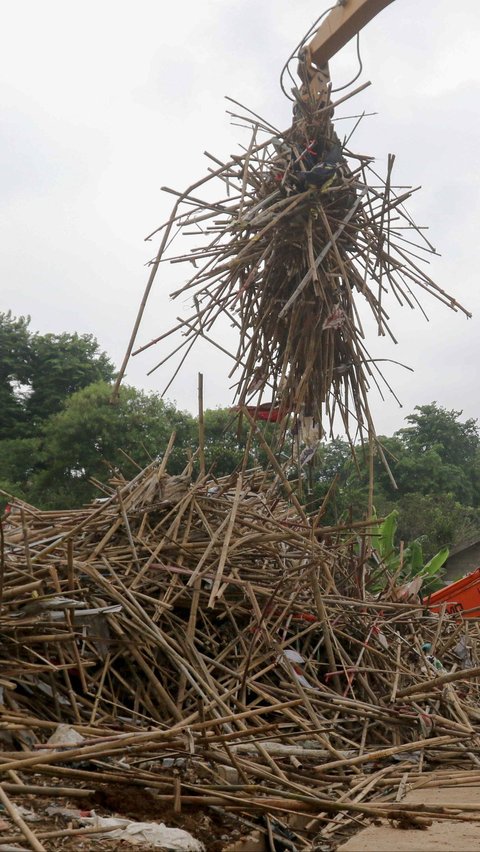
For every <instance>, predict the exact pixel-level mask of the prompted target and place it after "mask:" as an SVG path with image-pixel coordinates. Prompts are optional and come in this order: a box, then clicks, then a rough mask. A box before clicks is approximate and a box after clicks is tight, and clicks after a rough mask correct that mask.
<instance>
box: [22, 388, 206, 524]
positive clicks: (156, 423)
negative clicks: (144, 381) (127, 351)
mask: <svg viewBox="0 0 480 852" xmlns="http://www.w3.org/2000/svg"><path fill="white" fill-rule="evenodd" d="M110 398H111V386H110V385H109V384H108V383H106V382H97V383H96V384H92V385H89V386H88V387H86V388H83V389H82V390H80V391H77V393H74V394H72V395H71V396H70V397H69V398H68V399H67V401H66V403H65V405H64V407H63V409H62V411H60V412H59V413H58V414H55V415H53V416H52V417H51V418H50V420H49V421H48V423H47V424H46V426H45V429H44V436H43V442H42V449H41V456H40V463H39V466H38V467H37V469H36V470H35V471H34V472H33V474H32V476H31V479H30V482H29V486H28V490H27V493H28V498H27V499H28V500H29V501H30V502H32V503H33V504H34V505H38V506H41V507H44V508H54V507H58V506H62V507H64V508H69V507H73V506H79V505H81V504H82V503H85V502H87V501H89V500H91V499H92V497H94V496H98V494H99V492H98V490H97V489H96V488H95V485H93V484H92V481H91V480H92V479H95V480H97V481H98V482H101V483H107V482H108V480H109V479H110V477H111V476H112V474H115V473H118V472H121V474H122V475H123V476H125V477H126V478H127V479H128V478H130V477H132V476H134V475H135V473H137V472H138V469H139V468H142V467H144V466H145V465H146V464H148V463H149V462H150V461H152V459H154V458H157V457H161V456H162V454H163V453H164V452H165V449H166V446H167V444H168V441H169V438H170V435H171V433H172V431H174V430H175V431H176V434H177V444H176V446H175V448H174V450H173V452H172V454H171V456H170V459H169V464H168V470H169V472H170V473H179V472H181V470H183V468H184V467H185V465H186V463H187V460H188V453H189V450H190V449H191V448H194V447H195V443H194V435H195V426H194V421H193V418H192V417H190V415H188V414H186V413H184V412H181V411H178V410H177V409H176V408H175V406H174V405H171V404H169V403H165V402H164V401H163V400H162V399H160V398H159V397H158V396H157V395H155V394H145V393H142V392H141V391H138V390H136V389H135V388H133V387H129V386H127V385H124V386H123V387H122V390H121V393H120V399H119V402H118V403H117V404H115V405H112V404H111V402H110ZM130 459H131V460H130Z"/></svg>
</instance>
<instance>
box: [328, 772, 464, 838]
mask: <svg viewBox="0 0 480 852" xmlns="http://www.w3.org/2000/svg"><path fill="white" fill-rule="evenodd" d="M402 801H403V802H412V803H416V804H418V803H422V804H425V805H428V804H435V805H440V804H441V805H452V806H454V807H455V806H457V807H458V806H460V805H464V804H466V803H469V804H475V805H478V811H477V812H476V813H471V814H470V815H471V816H474V815H475V816H476V817H478V818H479V821H478V822H457V821H454V820H438V821H435V822H433V823H432V825H430V826H429V827H428V828H427V829H426V830H425V831H421V830H418V829H412V828H406V829H402V828H393V827H392V826H391V825H390V824H389V823H387V822H385V823H383V822H382V824H381V825H372V826H369V828H366V829H364V830H363V831H361V832H359V834H356V835H355V836H354V837H351V838H350V840H348V841H347V843H344V844H343V845H342V846H339V847H338V849H337V852H477V850H479V852H480V785H478V786H468V787H459V786H455V787H442V788H426V789H420V790H412V791H410V792H409V793H407V795H406V796H405V798H404V799H403V800H402Z"/></svg>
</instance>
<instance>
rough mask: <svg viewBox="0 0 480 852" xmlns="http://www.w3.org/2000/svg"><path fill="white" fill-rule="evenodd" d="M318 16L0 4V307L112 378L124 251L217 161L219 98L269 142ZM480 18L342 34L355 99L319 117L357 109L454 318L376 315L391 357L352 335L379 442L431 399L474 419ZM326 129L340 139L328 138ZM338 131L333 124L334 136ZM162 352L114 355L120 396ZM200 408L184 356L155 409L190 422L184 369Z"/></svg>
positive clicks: (185, 3)
mask: <svg viewBox="0 0 480 852" xmlns="http://www.w3.org/2000/svg"><path fill="white" fill-rule="evenodd" d="M325 8H327V4H326V3H324V2H320V0H302V2H295V3H294V2H292V0H202V2H198V0H182V2H179V3H166V2H162V0H136V2H135V3H133V2H129V3H126V2H121V0H120V2H118V0H116V2H113V0H100V2H98V0H96V2H92V0H84V2H82V3H81V4H80V3H73V2H69V0H43V2H41V3H40V2H38V0H18V2H16V3H10V4H5V6H4V9H3V16H2V18H3V20H2V34H1V37H0V38H1V51H0V69H1V74H0V78H1V87H2V98H1V109H2V127H3V132H2V134H1V141H0V146H1V147H0V162H1V173H2V190H1V193H0V209H1V222H2V252H1V260H0V263H1V280H2V302H1V309H2V310H8V309H11V310H12V312H13V313H14V314H16V315H19V314H30V315H31V318H32V322H31V328H32V329H33V330H38V331H40V332H42V333H45V332H49V331H51V332H56V333H59V332H62V331H69V332H73V331H78V332H79V333H84V332H87V333H92V334H94V335H95V336H96V337H97V338H98V340H99V342H100V345H101V346H102V348H103V349H105V350H106V351H107V352H108V354H109V355H110V356H111V358H112V359H113V360H114V362H115V363H116V364H117V365H119V364H120V362H121V360H122V356H123V353H124V351H125V348H126V345H127V342H128V337H129V334H130V331H131V327H132V324H133V320H134V316H135V314H136V311H137V308H138V304H139V302H140V299H141V296H142V293H143V289H144V286H145V281H146V277H147V271H146V267H145V264H146V262H147V261H148V260H149V259H150V257H152V255H153V254H155V251H156V244H154V243H153V242H152V243H145V242H144V237H145V236H146V235H147V234H149V233H150V232H151V231H153V230H154V229H155V228H156V227H157V226H158V225H160V224H161V223H162V222H163V221H164V220H165V219H166V218H168V215H169V211H170V208H171V206H172V196H168V195H166V194H164V193H162V192H161V191H160V187H161V186H163V185H169V186H172V187H175V188H177V189H179V190H182V189H184V188H185V187H186V186H187V185H189V184H190V183H191V182H193V181H195V180H197V179H198V178H200V177H202V176H203V175H204V174H205V173H206V170H207V167H208V163H207V161H206V160H205V158H204V157H203V151H204V150H208V151H210V152H211V153H213V154H215V155H217V156H218V157H220V158H221V159H225V158H227V157H228V156H229V155H230V154H231V153H232V152H235V150H238V144H239V143H244V142H245V141H246V137H245V136H244V135H243V133H242V131H241V130H239V129H238V128H236V127H231V126H230V125H229V119H228V116H227V115H226V114H225V110H226V108H227V103H226V102H225V100H224V96H225V95H230V96H231V97H234V98H236V99H238V100H239V101H241V102H242V103H244V104H246V105H248V106H249V107H250V108H251V109H253V110H255V111H256V112H258V113H260V114H261V115H263V116H264V117H265V118H266V119H267V120H269V121H270V122H271V123H272V124H273V125H276V126H279V127H283V128H285V127H287V126H288V125H289V123H290V103H289V102H288V101H287V100H286V98H285V97H284V96H283V95H282V93H281V91H280V87H279V84H278V77H279V72H280V70H281V67H282V65H283V63H284V61H285V59H286V58H287V56H288V55H289V53H290V52H291V50H292V49H293V48H294V47H295V45H296V43H297V42H298V40H299V39H300V38H301V37H302V35H303V34H304V32H305V31H306V30H307V29H308V27H309V26H310V24H311V23H312V22H313V21H314V20H315V18H317V17H318V15H319V14H320V13H321V12H322V11H323V10H324V9H325ZM479 25H480V3H479V0H457V2H452V0H422V2H421V3H419V2H418V0H395V2H394V3H392V5H391V6H389V7H388V8H387V9H385V10H384V11H383V12H382V13H381V14H380V15H379V16H378V17H377V18H376V19H375V21H373V22H372V23H370V24H369V25H368V26H367V27H366V29H365V30H364V31H363V33H362V35H361V54H362V59H363V64H364V71H363V75H362V78H361V81H360V82H362V81H365V80H371V81H372V86H370V88H368V89H367V90H366V91H365V92H364V93H363V94H362V95H361V96H359V97H358V98H355V99H354V100H352V101H350V102H349V103H348V104H346V105H345V108H344V109H343V110H342V109H339V110H337V115H338V116H339V117H340V116H341V115H348V114H350V113H351V112H352V111H353V112H361V111H362V110H364V109H365V110H367V111H368V112H375V113H377V115H375V116H374V117H371V118H367V119H365V120H364V121H363V123H362V124H361V126H360V127H359V129H358V131H357V132H356V134H355V136H354V137H353V139H352V141H351V143H350V144H351V147H352V149H353V150H357V151H359V152H361V153H363V154H370V155H374V156H375V157H376V158H377V166H378V167H379V168H380V169H381V170H384V169H385V167H386V161H387V156H388V153H390V152H392V153H395V154H396V156H397V159H396V178H397V181H398V183H402V184H405V183H408V184H412V185H415V186H416V185H418V184H421V185H422V190H421V192H420V193H418V194H417V196H416V197H415V202H414V203H413V204H411V205H410V210H412V212H413V213H414V217H415V219H416V221H417V223H418V224H421V225H428V226H429V229H430V230H429V239H430V240H431V241H432V242H433V244H434V245H435V246H436V248H437V250H438V251H439V252H440V253H441V257H440V258H435V259H434V262H433V263H432V264H431V267H430V274H431V275H432V277H433V278H434V279H435V280H436V281H437V283H438V284H439V285H440V286H441V287H443V288H444V289H446V290H448V291H449V292H451V293H452V294H453V295H455V297H456V298H457V299H458V300H459V301H460V302H462V303H463V304H464V305H465V306H466V307H467V308H468V309H469V310H471V311H472V313H473V319H471V320H467V319H465V317H464V316H463V315H462V314H455V313H452V312H451V311H448V310H447V309H446V308H443V307H441V306H439V305H437V304H436V303H435V302H434V301H433V300H431V299H428V298H427V299H424V300H423V304H424V307H425V309H426V311H427V313H428V315H429V318H430V321H429V322H428V323H427V322H426V321H425V320H424V318H423V317H422V316H421V314H420V312H412V311H410V310H409V309H407V308H404V309H400V308H397V307H395V305H394V304H392V311H391V315H392V323H391V324H392V328H393V330H394V332H395V334H396V337H397V338H398V341H399V343H398V345H397V346H396V347H392V346H390V345H389V344H388V343H387V342H386V341H385V339H383V338H381V339H379V338H376V337H375V336H373V337H371V338H370V339H369V340H368V341H367V347H368V349H369V351H370V354H371V355H372V357H377V358H382V357H383V358H395V359H396V360H398V361H402V362H405V363H407V364H409V365H410V366H411V367H413V368H414V370H415V372H414V373H410V372H407V371H406V370H403V369H401V368H400V367H395V366H393V365H392V366H391V367H390V368H389V369H388V371H387V375H388V379H389V381H390V382H391V384H392V385H393V386H394V388H395V390H396V392H397V394H398V396H399V397H400V400H401V402H402V404H403V408H399V407H398V404H397V403H396V402H395V401H394V399H393V398H392V397H387V398H386V401H385V402H383V403H382V402H381V401H380V399H379V397H378V396H376V395H375V393H372V408H373V410H374V413H375V419H376V423H377V429H378V431H379V432H383V433H391V432H392V431H393V430H394V429H396V428H399V427H400V426H401V425H402V421H403V418H404V417H405V416H406V415H407V414H409V413H410V412H411V411H412V409H413V407H414V406H415V405H417V404H425V403H428V402H431V401H433V400H436V401H437V402H438V403H440V404H442V405H444V406H446V407H447V408H456V409H460V410H463V412H464V416H468V417H478V416H479V415H480V404H479V403H480V399H479V391H478V373H479V367H480V365H479V345H478V337H479V315H480V288H479V282H478V276H479V272H478V259H477V258H478V250H479V242H480V230H479V226H480V195H479V189H480V177H479V174H480V168H479V165H480V164H479V158H480V154H479V151H480V139H479V132H478V129H479V117H478V104H479V102H480V98H479V95H480V62H479V54H480V26H479ZM356 70H357V63H356V57H355V51H354V49H353V46H350V47H347V48H345V49H344V50H343V51H342V53H341V55H339V56H338V57H337V58H336V59H335V60H334V61H332V63H331V74H332V78H333V81H334V85H335V86H340V85H342V84H343V83H345V82H347V81H348V80H349V79H350V78H351V77H352V76H353V75H354V74H355V73H356ZM344 126H345V125H344ZM341 131H342V132H343V127H342V128H341ZM172 276H173V271H170V270H169V269H167V268H165V269H162V272H161V275H160V274H159V276H158V278H157V283H156V285H155V289H154V292H153V295H152V298H151V302H150V303H149V307H148V309H147V313H146V317H145V320H144V323H143V325H142V327H141V329H140V334H139V338H138V340H139V342H141V343H142V342H146V341H148V340H150V339H151V338H153V337H156V336H157V335H159V334H161V333H162V332H163V331H165V330H166V329H167V328H168V327H169V326H170V325H171V324H172V323H173V321H174V318H175V317H176V316H177V315H178V313H179V311H180V310H181V309H182V306H181V305H178V304H174V305H173V306H172V305H171V304H170V302H169V298H168V294H169V292H170V290H171V289H172V282H173V281H174V280H175V279H174V278H173V277H172ZM165 352H166V350H158V349H152V350H150V351H148V352H147V353H146V354H145V355H144V356H138V357H137V358H135V359H133V360H132V361H131V363H130V365H129V367H128V376H127V381H128V382H130V383H131V384H134V385H136V386H138V387H143V388H146V389H149V390H155V391H162V390H163V388H164V387H165V385H166V383H167V382H168V380H169V378H170V374H171V367H170V365H169V364H167V365H166V367H165V368H162V370H158V371H157V372H155V373H153V375H152V376H151V377H150V378H147V375H146V374H147V371H148V370H149V369H150V368H151V367H152V366H153V365H154V364H155V363H156V362H157V361H159V360H160V358H161V357H162V356H163V355H164V354H165ZM198 370H202V371H203V373H204V375H205V397H206V400H205V401H206V405H207V406H208V407H214V406H216V405H228V404H229V403H230V402H231V398H232V397H231V391H229V389H228V385H229V380H228V379H227V372H228V370H229V365H228V363H226V362H223V361H222V360H221V359H220V358H219V357H218V352H217V351H216V350H213V351H210V350H209V349H208V348H205V349H199V350H198V351H197V353H196V355H195V356H194V357H193V358H191V360H190V361H189V362H187V364H186V365H185V367H184V369H183V370H182V371H181V374H180V376H179V378H178V380H177V381H176V382H175V384H174V385H173V386H172V388H171V389H170V391H169V393H168V396H169V398H170V399H172V400H176V402H177V404H178V405H179V406H180V407H182V408H188V409H190V410H194V409H195V405H196V380H197V379H196V377H197V371H198Z"/></svg>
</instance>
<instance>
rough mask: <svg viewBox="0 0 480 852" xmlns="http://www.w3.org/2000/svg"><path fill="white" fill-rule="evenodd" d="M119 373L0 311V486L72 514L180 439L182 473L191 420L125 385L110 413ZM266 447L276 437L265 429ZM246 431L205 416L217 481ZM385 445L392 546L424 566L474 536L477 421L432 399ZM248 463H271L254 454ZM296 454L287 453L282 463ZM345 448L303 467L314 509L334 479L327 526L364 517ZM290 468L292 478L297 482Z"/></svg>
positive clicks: (361, 468)
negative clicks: (418, 554)
mask: <svg viewBox="0 0 480 852" xmlns="http://www.w3.org/2000/svg"><path fill="white" fill-rule="evenodd" d="M113 377H114V366H113V364H112V362H111V361H110V359H109V358H108V356H107V355H106V353H104V352H102V351H101V350H100V347H99V345H98V342H97V341H96V340H95V338H93V337H92V336H91V335H78V334H60V335H55V334H45V335H41V334H38V333H34V332H32V331H31V330H30V319H29V318H28V317H19V318H16V317H13V316H12V315H11V313H10V312H9V313H3V314H1V313H0V488H1V489H3V490H4V491H6V492H8V493H9V494H12V495H16V496H19V497H21V498H23V499H25V500H27V501H28V502H30V503H32V504H34V505H36V506H38V507H40V508H71V507H76V506H80V505H82V504H83V503H85V502H87V501H89V500H91V499H92V498H93V497H95V496H99V494H101V491H99V486H100V487H101V486H102V484H103V486H104V487H107V488H108V481H109V479H110V478H111V477H112V475H114V474H116V473H118V472H121V474H122V475H123V476H125V477H127V478H129V477H132V476H134V475H135V473H136V472H137V471H138V469H139V468H142V467H143V466H145V465H146V464H148V463H149V462H150V461H151V460H152V459H154V458H157V457H161V456H162V454H163V452H164V451H165V447H166V445H167V443H168V440H169V438H170V435H171V433H172V431H173V430H175V432H176V442H175V448H174V450H173V452H172V455H171V457H170V460H169V471H170V472H171V473H179V472H180V471H181V470H183V468H184V467H185V465H186V464H187V462H188V460H189V458H191V456H192V454H193V453H194V452H195V449H196V447H197V445H198V427H197V423H196V420H195V418H193V417H192V416H191V415H190V414H188V413H187V412H184V411H179V410H178V409H177V408H176V406H175V405H173V404H172V403H168V402H165V401H164V400H162V399H161V398H160V397H159V396H157V395H156V394H145V393H143V392H142V391H139V390H137V389H135V388H133V387H129V386H123V387H122V391H121V395H120V402H119V403H118V404H117V405H111V403H110V397H111V382H112V379H113ZM262 430H263V431H264V434H265V436H266V438H267V440H268V441H269V442H270V443H271V445H272V446H273V445H274V443H275V440H276V434H277V430H276V427H275V426H273V425H268V424H267V425H266V426H265V424H263V426H262ZM248 432H249V430H248V428H247V424H246V423H245V422H243V423H241V424H238V422H237V418H236V417H235V414H234V413H232V411H230V410H229V409H215V410H209V411H206V412H205V436H206V443H205V454H206V462H207V466H208V468H209V469H212V471H213V472H214V474H216V475H218V476H222V475H224V474H228V473H231V472H233V471H234V470H235V469H236V468H237V466H238V465H240V464H241V463H242V461H243V458H244V453H245V448H246V446H247V441H248ZM381 443H382V445H383V449H384V452H385V455H386V457H387V458H388V461H389V465H390V468H391V471H392V473H393V476H394V479H395V481H396V484H397V488H394V486H393V484H392V481H391V479H390V478H389V476H388V474H387V472H386V470H385V468H384V466H383V464H382V462H381V460H380V458H376V459H375V494H374V502H375V510H376V513H377V516H378V517H382V516H386V515H388V514H389V513H390V512H391V511H392V510H394V509H396V510H397V513H398V514H397V516H396V517H397V524H398V528H397V540H403V541H405V542H411V541H413V540H419V541H420V542H421V544H422V547H423V554H424V556H425V558H426V559H429V558H430V557H432V556H433V555H434V554H435V553H436V552H437V551H439V550H440V549H441V548H443V547H444V546H445V545H448V546H451V545H454V544H455V543H458V542H460V541H463V540H465V539H468V538H471V537H473V536H475V535H480V438H479V430H478V426H477V422H476V421H475V420H472V419H469V420H463V419H462V412H461V411H454V410H452V411H448V410H447V409H445V408H442V407H440V406H438V405H437V404H436V403H435V402H432V403H430V404H428V405H421V406H417V407H416V408H415V410H414V412H413V413H412V414H410V415H409V416H408V417H407V418H406V426H405V427H404V428H402V429H400V430H398V431H397V432H395V434H394V435H392V436H384V437H382V438H381ZM249 450H250V451H249V459H248V463H249V465H254V464H260V465H262V466H263V465H265V464H266V455H265V452H264V450H263V449H262V447H261V445H260V444H259V443H258V442H257V441H253V442H252V443H251V446H250V445H249ZM290 452H291V447H290V446H289V444H288V441H287V444H286V445H285V447H284V448H283V450H282V460H285V459H288V456H289V453H290ZM355 456H356V457H355V459H354V458H352V453H351V448H350V446H349V444H348V443H347V442H346V441H343V440H342V439H340V438H337V439H336V440H334V441H330V442H328V443H322V444H321V445H320V446H319V448H318V450H317V452H316V455H315V457H314V459H313V460H312V462H311V463H310V464H309V465H308V466H307V467H306V468H304V469H303V483H302V495H303V499H304V501H305V502H306V503H308V506H309V508H312V509H313V508H316V507H318V506H320V505H321V503H322V501H323V499H324V497H325V495H326V493H327V491H328V490H329V488H330V487H331V484H332V481H333V480H335V487H334V489H333V492H332V495H331V499H330V500H329V503H328V507H327V513H326V515H325V516H324V522H325V523H336V522H339V521H342V520H345V519H347V518H349V517H352V518H353V519H359V518H363V517H365V510H366V506H367V502H368V501H367V495H368V462H367V458H366V453H365V451H364V449H363V448H362V447H361V446H358V447H356V448H355ZM296 475H297V473H296V469H295V468H294V466H292V476H294V477H295V476H296Z"/></svg>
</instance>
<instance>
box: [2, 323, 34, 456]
mask: <svg viewBox="0 0 480 852" xmlns="http://www.w3.org/2000/svg"><path fill="white" fill-rule="evenodd" d="M29 322H30V318H29V317H19V318H18V319H17V318H16V317H13V316H12V313H11V311H8V313H0V440H2V439H4V438H12V437H15V435H18V434H20V433H21V432H22V431H23V429H24V426H25V424H26V420H27V418H26V413H25V408H24V404H23V394H22V390H21V388H22V386H26V385H27V383H28V380H29V375H30V371H29V342H30V333H29V331H28V324H29Z"/></svg>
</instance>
